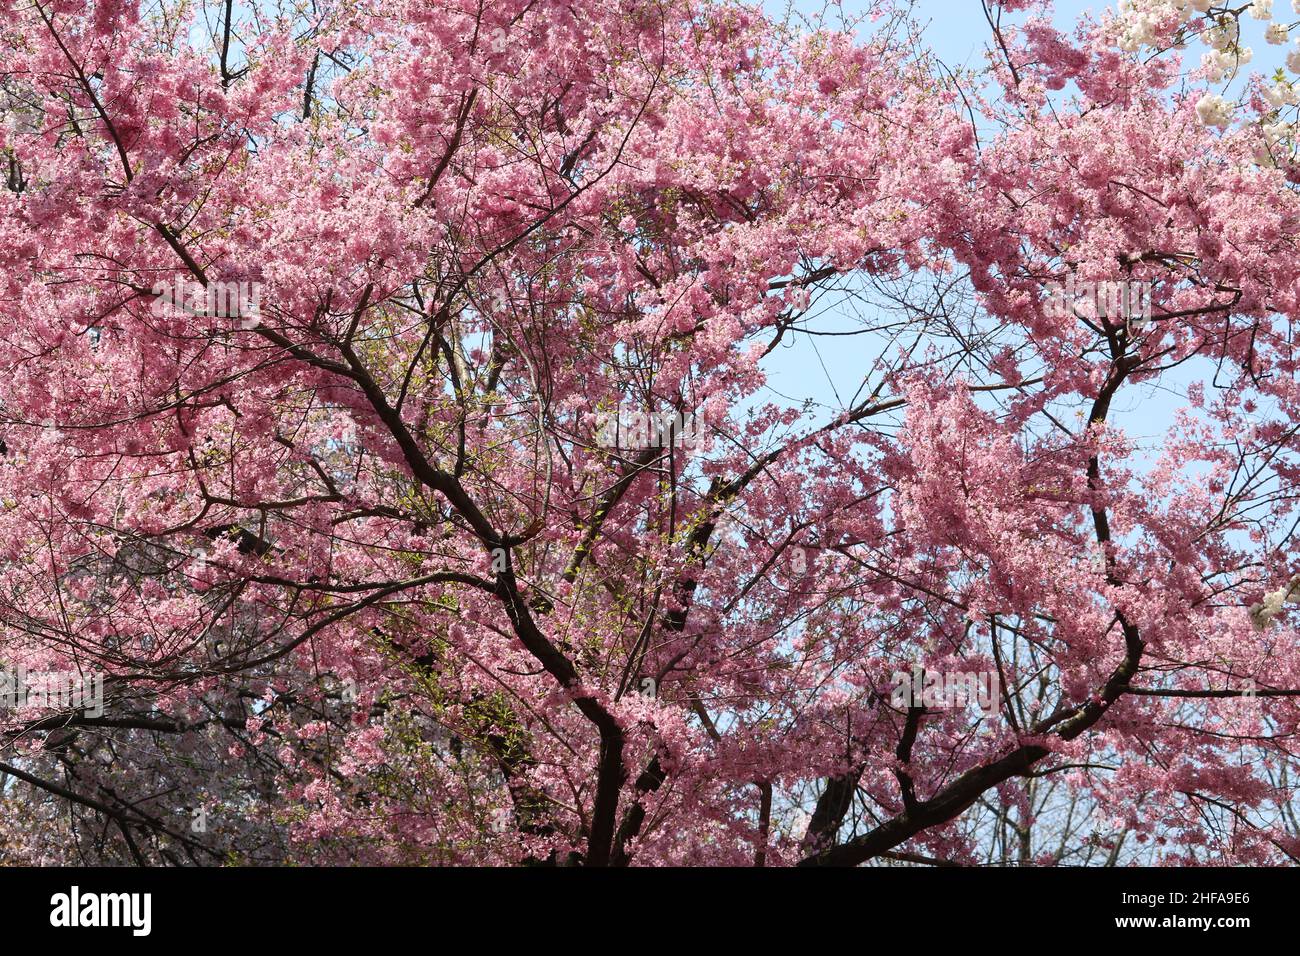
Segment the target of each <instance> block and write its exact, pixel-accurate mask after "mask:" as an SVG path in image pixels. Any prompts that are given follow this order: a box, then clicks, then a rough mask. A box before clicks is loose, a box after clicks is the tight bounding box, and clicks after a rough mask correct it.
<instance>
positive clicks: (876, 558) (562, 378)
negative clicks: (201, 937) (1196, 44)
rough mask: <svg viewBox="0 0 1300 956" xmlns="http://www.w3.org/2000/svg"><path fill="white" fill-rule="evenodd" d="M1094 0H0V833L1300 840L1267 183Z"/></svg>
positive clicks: (508, 856) (1069, 842)
mask: <svg viewBox="0 0 1300 956" xmlns="http://www.w3.org/2000/svg"><path fill="white" fill-rule="evenodd" d="M1133 6H1135V5H1129V7H1126V11H1128V12H1125V11H1120V13H1119V14H1117V15H1116V16H1114V17H1109V18H1104V19H1103V20H1101V21H1100V22H1093V21H1085V22H1083V23H1081V24H1080V25H1079V26H1078V28H1077V29H1076V30H1074V31H1062V30H1061V29H1059V27H1058V26H1056V25H1053V21H1052V19H1051V17H1050V10H1049V8H1048V7H1047V6H1046V5H1045V4H1040V3H1028V2H1025V0H1014V2H1013V0H1006V2H1004V3H1001V4H993V3H989V4H988V5H987V6H986V11H987V12H988V14H989V23H990V28H991V32H990V37H989V60H988V62H987V64H986V65H985V66H984V67H983V68H980V69H964V70H951V69H949V68H948V67H947V66H945V65H944V64H942V63H941V62H939V61H938V60H937V59H936V58H935V57H934V55H933V54H932V53H931V52H929V51H928V50H927V49H926V48H925V46H924V43H923V40H924V35H923V34H922V33H920V32H919V31H918V30H917V29H916V25H915V22H914V18H913V17H912V15H911V13H910V11H909V10H908V9H907V8H906V7H903V6H898V5H894V4H891V3H887V2H884V0H881V2H873V3H870V4H868V5H867V6H866V8H865V10H864V11H863V14H862V18H861V19H860V20H852V21H850V20H845V19H842V18H836V17H832V16H830V15H829V14H828V15H826V16H823V17H819V18H813V19H809V20H803V21H799V20H795V19H793V18H791V19H787V20H784V21H782V20H776V19H773V18H772V17H771V16H769V15H767V14H765V13H764V12H762V11H761V10H759V9H757V8H754V7H749V6H744V5H741V4H738V3H733V2H730V0H705V2H693V3H686V2H678V0H656V2H629V3H621V4H610V3H596V2H590V0H565V2H560V0H494V2H492V3H483V2H481V0H425V2H420V0H338V2H330V3H320V4H314V5H301V4H290V3H276V2H259V3H256V4H251V5H250V4H244V3H240V4H234V3H230V2H226V3H221V2H208V3H173V2H171V0H162V2H153V3H147V4H141V3H138V2H133V0H94V2H89V3H87V2H83V0H75V2H74V0H0V51H2V52H0V86H2V87H3V93H4V100H3V104H2V105H0V111H3V113H4V118H5V120H6V126H5V130H4V133H3V139H2V140H0V147H2V148H3V152H4V160H5V165H6V174H7V186H8V188H7V189H6V190H3V191H0V283H2V285H0V368H2V369H3V372H4V374H3V376H2V377H0V437H2V438H3V442H4V456H3V458H0V502H2V508H0V664H3V666H4V668H5V669H6V670H7V671H8V672H14V673H17V672H18V670H19V669H21V670H22V673H24V674H26V675H29V678H31V677H32V676H33V675H49V674H75V675H80V676H82V677H86V676H88V675H98V676H99V677H100V678H102V681H103V683H102V700H101V701H99V705H100V706H87V705H86V702H85V701H84V700H83V701H81V702H80V705H78V706H50V705H49V704H50V702H49V701H48V700H46V701H45V702H44V704H43V705H42V703H41V702H37V703H36V704H33V703H32V701H31V699H30V697H29V698H26V699H23V700H18V699H17V698H15V704H14V706H12V707H7V708H4V709H2V710H0V719H2V723H0V731H2V732H3V738H2V739H3V753H0V773H3V774H4V780H5V785H4V786H3V787H0V800H3V802H4V812H3V813H0V821H2V822H0V857H2V858H3V859H6V860H21V861H28V862H74V861H88V862H136V863H141V864H146V863H148V864H153V863H175V864H204V865H212V864H222V863H259V862H262V863H264V862H283V861H296V862H307V863H345V862H363V863H441V864H445V863H480V864H501V865H514V864H554V865H588V866H601V865H659V864H706V865H756V866H763V865H792V864H803V865H856V864H863V863H871V864H896V863H910V864H934V863H945V864H949V863H956V864H968V863H983V862H994V863H997V862H1020V863H1036V864H1044V865H1046V864H1054V863H1096V864H1104V863H1112V864H1113V863H1131V862H1173V863H1182V864H1196V863H1247V864H1279V863H1287V862H1294V861H1295V859H1296V856H1297V854H1300V823H1298V822H1297V818H1296V815H1295V814H1296V801H1295V799H1294V796H1295V786H1296V783H1295V777H1296V774H1297V773H1298V772H1300V766H1298V765H1297V763H1296V760H1295V759H1294V757H1293V755H1292V754H1291V742H1292V739H1293V738H1294V735H1295V734H1296V732H1297V724H1298V722H1300V709H1298V707H1297V697H1300V653H1297V650H1296V648H1297V638H1298V636H1300V635H1297V630H1296V623H1297V619H1296V616H1295V609H1294V605H1295V603H1296V602H1297V600H1300V554H1298V548H1297V540H1296V536H1295V528H1296V525H1297V521H1298V520H1300V514H1298V512H1297V507H1296V495H1297V490H1298V488H1297V482H1298V480H1300V460H1298V459H1297V451H1300V438H1298V436H1297V431H1298V430H1300V425H1297V424H1296V423H1297V421H1300V414H1297V412H1298V411H1300V386H1298V383H1297V367H1298V364H1297V363H1298V362H1300V354H1297V343H1296V329H1295V327H1294V320H1295V318H1297V317H1300V252H1298V251H1297V248H1296V242H1295V236H1296V235H1297V232H1300V200H1298V199H1297V195H1296V190H1295V183H1296V182H1297V181H1300V177H1297V175H1296V167H1295V166H1294V165H1293V164H1292V159H1291V157H1290V154H1289V152H1288V150H1287V149H1286V144H1287V143H1288V142H1289V140H1288V139H1287V138H1286V136H1285V135H1282V134H1280V133H1279V132H1278V130H1276V129H1274V130H1273V131H1271V132H1270V130H1269V129H1268V127H1269V126H1270V124H1271V125H1274V126H1276V124H1277V123H1278V122H1279V113H1278V110H1279V109H1280V108H1281V106H1280V105H1279V103H1274V102H1269V101H1268V100H1267V99H1266V97H1265V96H1264V92H1266V87H1265V86H1264V85H1263V83H1262V81H1260V82H1257V83H1256V85H1255V86H1254V87H1252V92H1251V93H1250V94H1249V95H1248V96H1247V97H1246V98H1245V99H1244V100H1243V101H1242V102H1241V103H1239V104H1236V106H1234V107H1232V108H1231V109H1229V110H1228V114H1227V115H1221V114H1222V113H1223V109H1221V108H1220V107H1218V106H1217V105H1216V104H1213V103H1211V104H1210V106H1209V107H1207V106H1206V105H1205V104H1204V103H1203V97H1204V95H1206V94H1205V88H1204V83H1203V82H1202V81H1204V80H1205V79H1206V76H1205V73H1204V72H1200V73H1198V72H1197V70H1203V69H1204V68H1203V67H1202V66H1197V65H1195V64H1193V65H1192V67H1191V68H1185V66H1184V64H1183V62H1182V60H1181V58H1180V53H1179V51H1178V49H1176V48H1174V45H1173V44H1172V43H1166V42H1165V41H1167V40H1169V39H1170V38H1171V37H1172V36H1173V32H1172V31H1174V30H1179V29H1191V28H1192V27H1198V25H1199V26H1200V27H1204V28H1205V29H1209V28H1210V26H1208V25H1206V24H1204V23H1202V21H1199V20H1195V19H1193V16H1199V15H1200V14H1199V13H1197V11H1202V8H1203V7H1205V5H1204V4H1199V3H1189V4H1180V3H1171V2H1163V0H1162V2H1161V3H1155V4H1150V5H1149V6H1150V7H1152V8H1153V9H1154V8H1156V7H1159V8H1161V9H1160V10H1156V11H1155V12H1153V13H1151V14H1150V17H1151V18H1154V19H1151V18H1148V20H1146V21H1142V24H1145V25H1142V26H1141V27H1140V29H1137V32H1136V33H1134V32H1133V29H1131V22H1129V21H1124V20H1123V17H1125V16H1131V15H1132V10H1131V7H1133ZM1254 6H1255V7H1257V8H1259V7H1262V6H1267V5H1266V4H1259V3H1257V4H1255V5H1254ZM1165 7H1170V8H1171V9H1172V8H1177V10H1175V11H1174V14H1171V15H1170V16H1165V13H1163V12H1161V11H1163V9H1164V8H1165ZM1188 7H1191V8H1194V9H1193V11H1192V13H1191V14H1187V15H1186V16H1184V15H1183V14H1184V13H1186V9H1187V8H1188ZM1166 12H1167V11H1166ZM1261 19H1262V17H1261ZM1125 23H1129V25H1128V26H1125ZM1188 24H1191V27H1189V26H1188ZM1198 28H1199V27H1198ZM1125 30H1128V31H1129V32H1128V33H1125V32H1124V31H1125ZM1274 33H1276V31H1274ZM1233 42H1234V43H1235V40H1234V41H1233ZM1189 77H1190V82H1189ZM1216 111H1217V112H1216ZM1207 120H1212V121H1213V122H1207ZM1220 120H1222V121H1223V122H1220ZM1288 135H1289V134H1288ZM1116 290H1119V293H1118V294H1117V293H1116ZM809 343H811V344H813V345H818V346H820V347H821V348H823V349H824V348H827V347H829V348H832V349H834V350H835V351H836V353H837V354H838V355H841V356H850V357H851V358H852V361H853V365H854V368H855V370H856V371H855V373H854V375H853V376H852V377H851V380H847V381H843V380H842V381H838V382H836V383H834V385H835V388H834V396H835V401H836V404H834V405H833V406H830V403H828V402H821V403H818V402H808V403H800V402H798V401H786V400H783V398H782V396H781V395H780V394H779V390H778V389H776V388H774V387H772V385H771V381H772V375H773V373H774V369H775V368H776V367H777V366H778V364H779V362H780V361H781V358H782V356H783V355H784V354H785V353H786V352H787V351H788V350H789V349H791V348H794V347H801V346H807V345H808V344H809ZM1156 396H1160V397H1161V399H1160V401H1161V402H1162V403H1163V407H1167V408H1168V409H1170V411H1169V414H1168V415H1167V416H1164V418H1162V417H1161V416H1160V415H1157V414H1155V413H1154V412H1152V413H1151V414H1149V415H1146V416H1144V415H1143V410H1144V407H1148V406H1149V407H1152V408H1154V407H1155V406H1156V404H1157V400H1156ZM828 406H829V407H828ZM907 675H916V676H917V680H918V681H919V682H920V684H921V685H923V686H918V687H913V690H914V691H920V692H919V693H912V694H911V695H906V694H905V695H903V696H902V697H900V696H899V694H898V693H897V691H898V689H899V686H900V683H899V682H900V679H901V678H903V677H906V676H907ZM951 675H958V677H959V678H961V675H972V676H974V675H978V676H979V678H980V681H979V682H976V683H972V684H971V685H970V686H971V687H975V686H976V684H977V683H978V686H979V687H980V688H982V689H984V690H987V691H989V692H991V693H992V694H993V696H992V698H991V701H990V700H985V701H984V705H985V706H980V703H979V702H978V701H977V700H975V699H974V698H973V696H970V697H967V698H965V699H960V700H955V701H954V700H953V699H952V698H951V696H950V695H948V696H945V695H944V694H943V693H937V694H930V693H929V691H930V690H934V689H935V688H936V687H937V688H939V690H942V689H943V688H944V687H945V686H946V687H949V688H951V687H955V686H958V683H959V681H953V680H949V681H948V682H947V684H944V678H945V676H949V677H950V676H951ZM936 677H937V679H938V680H937V682H936ZM961 679H964V678H961Z"/></svg>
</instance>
